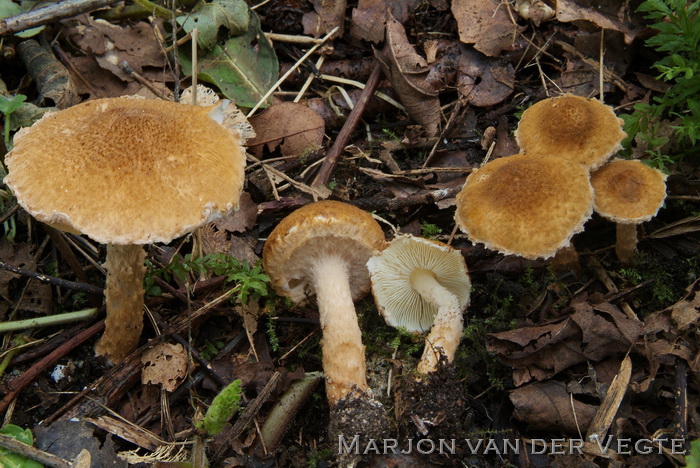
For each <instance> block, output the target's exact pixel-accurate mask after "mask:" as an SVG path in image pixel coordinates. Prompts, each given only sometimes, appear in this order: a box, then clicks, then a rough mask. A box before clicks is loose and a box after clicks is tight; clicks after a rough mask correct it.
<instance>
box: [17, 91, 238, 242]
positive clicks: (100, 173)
mask: <svg viewBox="0 0 700 468" xmlns="http://www.w3.org/2000/svg"><path fill="white" fill-rule="evenodd" d="M210 110H211V109H210V108H207V107H199V106H188V105H184V104H176V103H173V102H167V101H160V100H151V99H132V98H126V97H122V98H112V99H98V100H94V101H87V102H85V103H82V104H79V105H77V106H73V107H71V108H69V109H65V110H62V111H60V112H56V113H52V114H48V115H46V116H45V117H44V118H42V119H41V120H40V121H38V122H37V123H36V124H34V125H33V126H32V127H31V128H29V129H27V130H25V131H22V132H21V133H18V135H17V136H16V138H15V147H14V149H13V150H12V151H11V152H10V153H9V154H8V155H7V156H6V159H5V161H6V164H7V167H8V172H9V175H8V176H7V177H6V178H5V183H6V184H7V185H8V186H9V187H10V188H11V189H12V191H13V192H14V194H15V195H16V196H17V199H18V202H19V203H20V205H21V206H22V207H23V208H24V209H25V210H26V211H27V212H28V213H29V214H31V215H32V216H34V217H35V218H36V219H38V220H40V221H43V222H45V223H48V224H52V225H54V226H56V227H58V228H60V229H63V230H66V231H70V232H79V233H83V234H86V235H88V236H89V237H91V238H92V239H94V240H96V241H98V242H102V243H108V244H118V245H126V244H147V243H151V242H170V241H171V240H172V239H174V238H176V237H179V236H181V235H183V234H185V233H188V232H190V231H192V230H194V229H196V228H197V227H199V226H201V225H202V224H205V223H207V222H209V221H211V220H213V219H214V218H216V217H218V216H220V215H221V214H222V213H225V212H228V211H230V210H232V209H234V208H236V207H237V206H238V199H239V197H240V194H241V190H242V187H243V179H244V168H245V154H244V151H243V149H242V147H241V146H240V144H239V139H238V137H237V135H236V134H234V133H232V132H230V131H228V130H227V129H225V128H224V127H222V126H221V125H219V124H218V123H216V122H215V121H214V120H212V119H211V118H209V116H208V113H209V111H210Z"/></svg>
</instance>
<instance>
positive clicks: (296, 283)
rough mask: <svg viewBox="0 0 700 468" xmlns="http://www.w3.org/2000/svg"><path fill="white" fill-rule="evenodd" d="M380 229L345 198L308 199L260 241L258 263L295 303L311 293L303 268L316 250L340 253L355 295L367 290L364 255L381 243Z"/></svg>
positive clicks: (308, 267) (309, 265)
mask: <svg viewBox="0 0 700 468" xmlns="http://www.w3.org/2000/svg"><path fill="white" fill-rule="evenodd" d="M384 242H385V241H384V232H383V231H382V228H381V226H379V223H377V222H376V221H375V220H374V218H372V215H370V214H369V213H367V212H365V211H363V210H361V209H359V208H357V207H354V206H352V205H348V204H347V203H342V202H337V201H332V200H324V201H319V202H316V203H310V204H308V205H306V206H303V207H301V208H299V209H298V210H296V211H294V212H292V213H291V214H290V215H289V216H287V217H286V218H284V219H283V220H282V221H281V222H280V223H279V224H278V225H277V227H275V229H274V230H273V231H272V233H271V234H270V236H269V237H268V238H267V241H266V242H265V247H264V249H263V267H264V268H265V272H267V274H268V275H269V276H270V279H271V280H272V286H273V287H274V289H275V291H277V293H279V294H281V295H283V296H287V297H289V298H291V299H292V300H293V301H295V302H299V301H302V300H303V299H305V298H307V297H308V296H311V295H313V288H312V286H311V282H310V281H309V271H311V268H312V265H313V264H314V262H315V260H316V259H318V258H319V257H320V256H322V255H327V254H329V253H336V254H338V255H340V256H342V257H343V258H344V259H345V260H346V262H347V264H348V271H349V272H351V274H350V275H349V277H350V291H351V294H352V297H353V299H358V298H360V297H362V296H363V295H364V294H366V293H367V292H368V291H369V289H370V281H369V273H368V272H367V267H366V265H365V264H366V263H367V260H368V259H369V258H370V257H371V256H372V255H373V254H375V253H376V252H377V251H379V250H381V248H382V247H383V246H384Z"/></svg>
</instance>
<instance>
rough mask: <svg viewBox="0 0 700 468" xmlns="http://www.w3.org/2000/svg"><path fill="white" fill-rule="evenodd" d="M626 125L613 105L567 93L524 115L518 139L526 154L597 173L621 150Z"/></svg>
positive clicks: (543, 103) (531, 109)
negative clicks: (536, 155)
mask: <svg viewBox="0 0 700 468" xmlns="http://www.w3.org/2000/svg"><path fill="white" fill-rule="evenodd" d="M623 124H624V122H623V120H622V119H620V118H618V117H617V116H616V115H615V112H614V111H613V109H612V108H611V107H610V106H606V105H605V104H603V103H602V102H600V101H598V100H596V99H587V98H584V97H581V96H575V95H573V94H564V95H562V96H558V97H553V98H549V99H544V100H542V101H540V102H538V103H536V104H534V105H533V106H532V107H530V108H528V109H527V110H526V111H525V112H523V115H522V118H521V119H520V123H519V124H518V128H517V129H516V131H515V139H516V141H517V142H518V145H519V146H520V150H521V151H522V152H523V153H524V154H527V155H534V154H546V155H551V156H557V157H560V158H563V159H567V160H569V161H574V162H577V163H579V164H583V165H584V166H586V167H587V168H588V169H589V170H595V169H597V168H598V167H600V166H601V165H602V164H604V163H605V161H607V160H608V159H609V158H610V156H612V155H613V154H614V153H615V152H616V151H618V150H619V149H620V148H621V146H620V143H621V142H622V140H623V139H624V138H625V137H626V136H627V134H626V133H625V132H624V131H623V130H622V125H623Z"/></svg>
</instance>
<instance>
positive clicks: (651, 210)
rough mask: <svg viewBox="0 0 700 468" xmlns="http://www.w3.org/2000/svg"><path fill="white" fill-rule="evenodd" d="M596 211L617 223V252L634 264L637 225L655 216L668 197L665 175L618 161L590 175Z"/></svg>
mask: <svg viewBox="0 0 700 468" xmlns="http://www.w3.org/2000/svg"><path fill="white" fill-rule="evenodd" d="M591 184H592V185H593V190H594V191H595V198H594V205H595V211H596V213H598V214H599V215H601V216H603V217H604V218H607V219H609V220H611V221H614V222H615V223H617V226H616V242H615V253H616V254H617V258H618V259H619V260H620V262H622V263H631V261H632V257H633V256H634V252H635V251H636V249H637V225H638V224H640V223H643V222H645V221H649V220H650V219H651V218H653V217H654V216H656V213H658V212H659V209H660V208H661V206H662V205H663V203H664V199H665V198H666V175H665V174H664V173H662V172H661V171H659V170H657V169H653V168H651V167H649V166H646V165H644V164H643V163H642V162H641V161H638V160H624V159H615V160H613V161H611V162H609V163H608V164H606V165H605V166H603V167H601V168H600V169H598V170H597V171H596V172H594V173H593V174H592V175H591Z"/></svg>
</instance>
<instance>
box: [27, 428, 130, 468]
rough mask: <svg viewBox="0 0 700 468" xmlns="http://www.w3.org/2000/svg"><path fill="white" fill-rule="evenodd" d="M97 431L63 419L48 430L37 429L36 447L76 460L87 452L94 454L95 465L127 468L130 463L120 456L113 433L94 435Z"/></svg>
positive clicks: (91, 456)
mask: <svg viewBox="0 0 700 468" xmlns="http://www.w3.org/2000/svg"><path fill="white" fill-rule="evenodd" d="M94 431H95V428H94V427H93V426H92V425H91V424H88V423H86V422H85V421H84V420H82V419H78V418H73V419H71V420H65V419H59V420H58V421H56V422H55V423H53V424H51V425H50V426H48V427H43V426H37V427H36V429H35V431H34V432H35V434H36V446H37V448H38V449H40V450H44V451H46V452H49V453H52V454H54V455H57V456H59V457H61V458H65V459H66V460H74V459H75V458H76V457H78V455H79V454H80V453H81V452H82V451H83V450H85V449H87V450H88V451H89V452H90V458H91V460H92V466H93V467H97V466H105V467H106V466H109V467H110V468H111V467H114V468H126V467H127V465H128V464H127V462H126V461H124V460H122V459H121V458H119V457H118V456H117V448H116V446H115V443H114V440H113V438H112V435H111V434H108V435H107V437H99V438H98V436H97V435H94V434H93V433H94Z"/></svg>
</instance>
